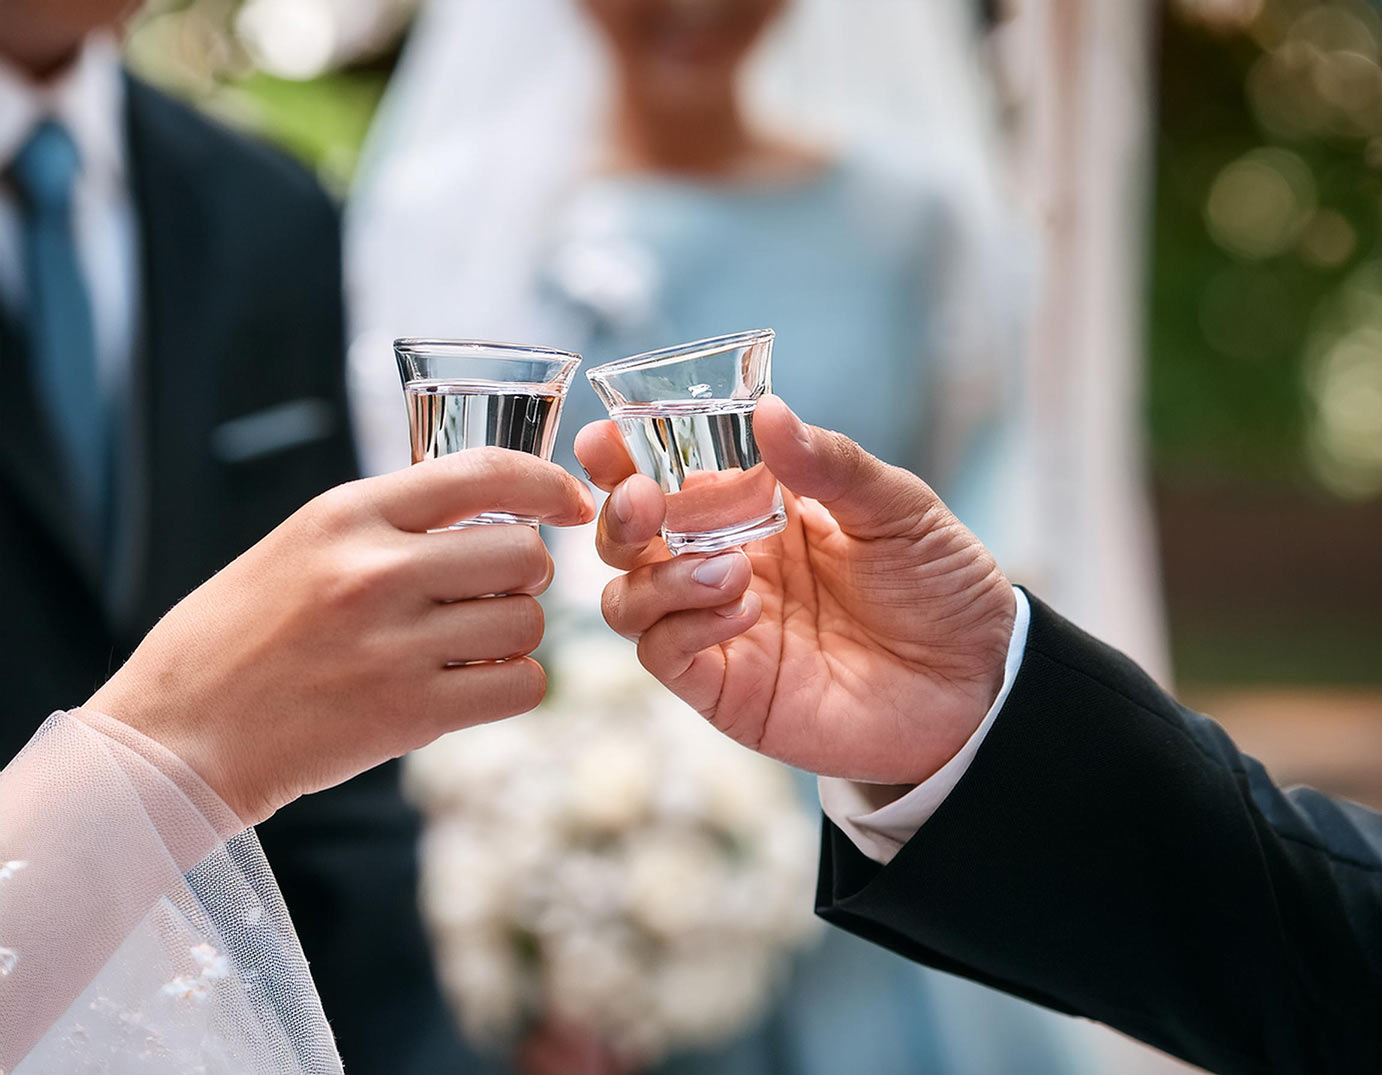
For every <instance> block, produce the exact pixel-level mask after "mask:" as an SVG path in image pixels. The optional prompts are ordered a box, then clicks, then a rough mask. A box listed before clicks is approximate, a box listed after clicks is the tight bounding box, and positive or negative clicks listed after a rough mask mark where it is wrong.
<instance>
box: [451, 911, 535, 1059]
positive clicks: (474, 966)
mask: <svg viewBox="0 0 1382 1075" xmlns="http://www.w3.org/2000/svg"><path fill="white" fill-rule="evenodd" d="M441 956H442V958H441V960H440V965H441V979H442V984H443V985H444V986H445V987H446V989H447V991H448V992H449V993H450V994H451V995H452V996H453V997H454V998H455V1001H456V1010H457V1012H458V1014H459V1015H460V1018H461V1022H462V1023H463V1024H464V1025H465V1028H466V1032H467V1033H468V1034H470V1035H471V1036H472V1037H474V1038H475V1039H476V1040H478V1041H482V1042H493V1041H501V1040H503V1039H505V1038H507V1037H509V1036H510V1035H512V1034H513V1033H515V1032H516V1031H517V1030H518V1027H519V1024H520V1022H521V1020H522V1017H523V1010H524V997H523V988H524V987H523V974H522V969H521V967H520V966H519V963H518V959H517V955H516V953H515V951H514V948H513V945H512V944H511V943H510V942H509V939H508V938H505V937H481V936H478V935H477V936H465V937H456V938H453V939H451V940H449V941H448V942H446V943H444V944H443V947H442V951H441Z"/></svg>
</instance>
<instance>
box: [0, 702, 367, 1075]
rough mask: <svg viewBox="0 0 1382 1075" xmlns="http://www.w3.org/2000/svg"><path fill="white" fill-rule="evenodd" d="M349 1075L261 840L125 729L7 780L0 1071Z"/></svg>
mask: <svg viewBox="0 0 1382 1075" xmlns="http://www.w3.org/2000/svg"><path fill="white" fill-rule="evenodd" d="M340 1070H341V1065H340V1060H339V1058H338V1057H337V1054H336V1049H335V1045H334V1043H333V1041H332V1037H331V1032H330V1030H329V1028H328V1027H327V1025H326V1019H325V1017H324V1016H323V1014H322V1010H321V1004H320V1002H319V1001H318V999H317V993H316V989H315V988H314V987H313V985H312V979H311V977H310V975H309V974H308V971H307V964H306V961H305V960H304V959H303V956H302V950H301V948H300V947H299V945H298V941H297V936H296V934H295V933H294V932H293V927H292V924H291V922H290V921H289V919H288V913H287V910H286V909H285V907H284V905H283V900H282V898H281V897H280V895H279V892H278V887H277V885H276V884H275V883H274V879H273V874H272V873H271V872H270V870H269V864H268V862H267V861H266V860H265V859H264V854H263V852H262V851H261V850H260V848H259V841H258V839H257V838H256V837H255V835H254V832H253V830H250V829H245V828H244V826H243V824H242V823H241V822H240V821H239V819H238V818H237V817H236V816H235V814H234V813H233V812H232V811H231V810H230V808H229V807H227V806H226V805H225V803H223V802H222V801H221V800H220V799H219V798H218V797H217V796H216V794H215V793H214V792H213V791H212V790H211V789H210V788H209V787H207V786H206V784H205V783H203V782H202V781H201V780H200V779H199V778H198V777H197V775H196V774H195V773H194V772H193V771H192V770H191V769H190V768H188V767H187V766H186V765H185V764H183V763H182V761H180V760H179V759H178V758H177V757H176V756H175V755H173V754H171V753H170V752H169V751H167V750H166V749H164V748H163V747H161V746H160V745H159V744H157V743H155V742H153V741H152V740H150V739H147V738H145V737H144V736H142V735H140V734H139V733H138V732H135V731H134V730H132V729H131V728H129V727H127V726H126V725H124V724H121V723H119V722H118V721H114V720H111V719H110V718H108V717H103V716H101V715H99V714H95V713H90V712H85V711H79V710H74V711H73V712H72V713H66V714H64V713H59V714H55V715H54V716H52V717H50V718H49V719H48V720H47V721H46V722H45V723H44V725H43V726H42V727H41V728H40V729H39V730H38V732H37V734H35V736H34V737H33V739H32V740H30V742H29V744H28V745H27V746H26V747H25V748H24V749H23V750H22V751H21V752H20V753H19V754H18V756H16V757H15V759H14V760H13V761H12V762H10V764H9V765H8V766H7V767H6V768H5V769H4V770H3V772H0V1075H40V1073H41V1075H48V1073H58V1072H61V1073H63V1075H69V1073H71V1075H80V1073H85V1072H93V1073H94V1072H102V1073H113V1075H125V1073H130V1075H135V1073H138V1075H150V1073H154V1075H164V1073H166V1075H194V1073H195V1075H231V1073H235V1075H240V1073H252V1075H259V1073H264V1075H269V1073H273V1075H279V1073H301V1075H318V1073H327V1072H336V1073H339V1072H340Z"/></svg>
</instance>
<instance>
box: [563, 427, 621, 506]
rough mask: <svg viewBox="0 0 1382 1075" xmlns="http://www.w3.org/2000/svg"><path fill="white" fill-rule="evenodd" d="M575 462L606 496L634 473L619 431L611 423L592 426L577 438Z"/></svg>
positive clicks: (582, 430) (586, 428)
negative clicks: (576, 461) (579, 463)
mask: <svg viewBox="0 0 1382 1075" xmlns="http://www.w3.org/2000/svg"><path fill="white" fill-rule="evenodd" d="M576 458H577V459H579V460H580V461H581V466H583V467H585V472H586V473H587V474H589V475H590V480H591V481H593V482H594V483H595V484H596V485H597V486H599V488H601V489H603V490H604V491H605V492H607V493H608V492H611V491H613V489H614V487H615V486H616V485H618V484H619V483H620V482H621V481H623V480H624V479H625V478H627V477H629V476H630V475H632V474H633V472H634V465H633V460H632V459H631V458H629V450H628V449H627V448H626V447H624V438H623V437H621V436H620V435H619V427H618V426H616V425H615V424H614V423H613V422H610V421H603V422H591V423H590V424H589V425H588V426H585V427H584V428H583V429H581V431H580V432H579V433H577V434H576Z"/></svg>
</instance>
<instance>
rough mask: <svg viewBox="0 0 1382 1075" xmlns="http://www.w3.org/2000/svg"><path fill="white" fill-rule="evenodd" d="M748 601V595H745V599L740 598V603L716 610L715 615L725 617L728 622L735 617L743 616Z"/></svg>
mask: <svg viewBox="0 0 1382 1075" xmlns="http://www.w3.org/2000/svg"><path fill="white" fill-rule="evenodd" d="M748 599H749V596H748V594H745V595H744V596H743V597H741V598H739V600H738V601H736V602H734V604H732V605H725V607H724V608H717V609H716V610H715V615H717V616H723V617H724V618H725V619H727V620H732V619H734V617H735V616H742V615H743V614H744V610H745V609H746V608H747V607H748Z"/></svg>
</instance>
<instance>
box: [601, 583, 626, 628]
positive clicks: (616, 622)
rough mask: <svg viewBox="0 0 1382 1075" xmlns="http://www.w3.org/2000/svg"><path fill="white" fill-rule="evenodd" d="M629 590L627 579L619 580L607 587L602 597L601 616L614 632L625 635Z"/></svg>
mask: <svg viewBox="0 0 1382 1075" xmlns="http://www.w3.org/2000/svg"><path fill="white" fill-rule="evenodd" d="M627 590H628V580H627V578H617V579H614V580H613V581H612V582H610V583H609V584H608V585H606V586H605V589H604V592H603V593H602V594H601V595H600V614H601V615H603V616H604V618H605V622H606V623H607V624H609V625H610V626H611V627H612V628H614V630H616V631H618V632H619V633H620V634H623V633H624V631H625V630H626V629H627V627H628V625H627V623H626V622H625V620H626V616H625V614H624V609H625V607H626V602H625V597H626V595H627Z"/></svg>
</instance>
